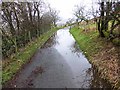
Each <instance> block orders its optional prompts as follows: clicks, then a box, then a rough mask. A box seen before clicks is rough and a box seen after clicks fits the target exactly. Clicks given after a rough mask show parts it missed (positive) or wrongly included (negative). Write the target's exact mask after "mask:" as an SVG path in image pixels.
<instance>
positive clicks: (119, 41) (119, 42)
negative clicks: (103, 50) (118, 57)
mask: <svg viewBox="0 0 120 90" xmlns="http://www.w3.org/2000/svg"><path fill="white" fill-rule="evenodd" d="M112 42H113V43H114V44H115V45H118V46H120V39H119V38H115V39H113V40H112Z"/></svg>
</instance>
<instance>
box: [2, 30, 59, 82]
mask: <svg viewBox="0 0 120 90" xmlns="http://www.w3.org/2000/svg"><path fill="white" fill-rule="evenodd" d="M57 30H58V29H53V30H50V31H48V32H46V33H44V34H43V35H41V36H40V37H39V38H38V39H36V41H34V42H31V43H30V44H29V45H28V46H27V47H25V50H24V51H22V52H19V53H18V54H17V55H16V56H15V57H14V58H12V60H11V61H10V63H9V64H8V65H7V66H6V67H5V68H3V70H2V84H5V82H7V81H8V80H10V79H12V77H13V76H14V75H15V74H16V73H17V72H18V70H20V69H21V68H22V66H23V65H24V64H25V63H27V62H28V61H29V60H30V58H31V57H32V56H33V55H34V53H35V52H36V50H37V49H38V48H39V47H41V46H42V45H43V44H44V43H45V42H46V41H47V40H48V39H49V38H50V37H51V36H52V35H53V33H54V32H56V31H57Z"/></svg>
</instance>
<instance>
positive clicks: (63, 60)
mask: <svg viewBox="0 0 120 90" xmlns="http://www.w3.org/2000/svg"><path fill="white" fill-rule="evenodd" d="M98 76H99V75H97V74H96V72H95V70H94V69H93V68H92V65H91V64H90V63H89V62H88V60H87V59H86V58H85V56H84V55H83V53H82V51H81V50H80V49H79V48H78V45H77V44H76V42H75V40H74V38H73V37H72V35H71V34H70V33H69V29H68V28H65V29H60V30H58V31H57V32H56V33H55V34H54V35H53V36H52V37H51V38H50V39H49V40H48V41H47V42H46V43H45V45H44V46H43V47H42V48H41V49H39V50H38V51H37V52H36V54H35V55H34V57H33V58H32V61H31V62H30V63H29V64H28V65H27V66H25V68H24V69H23V70H22V71H21V72H20V73H19V75H18V76H17V77H16V78H15V80H14V81H12V82H11V83H10V84H9V87H19V88H23V87H24V88H96V87H97V88H100V87H101V88H108V87H109V85H108V84H106V83H105V82H104V81H102V80H101V79H100V78H99V77H98Z"/></svg>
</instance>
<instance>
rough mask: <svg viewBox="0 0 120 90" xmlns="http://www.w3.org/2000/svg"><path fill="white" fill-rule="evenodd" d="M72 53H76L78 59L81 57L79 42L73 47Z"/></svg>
mask: <svg viewBox="0 0 120 90" xmlns="http://www.w3.org/2000/svg"><path fill="white" fill-rule="evenodd" d="M71 51H72V52H73V53H75V54H76V55H77V56H78V57H80V53H81V52H80V49H79V46H78V44H77V42H75V43H74V44H73V45H72V46H71Z"/></svg>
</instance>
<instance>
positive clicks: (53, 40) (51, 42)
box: [42, 33, 58, 48]
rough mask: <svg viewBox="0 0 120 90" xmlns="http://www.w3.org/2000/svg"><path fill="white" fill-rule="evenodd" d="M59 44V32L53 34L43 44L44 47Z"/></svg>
mask: <svg viewBox="0 0 120 90" xmlns="http://www.w3.org/2000/svg"><path fill="white" fill-rule="evenodd" d="M56 44H58V41H57V33H55V34H53V35H52V36H51V37H50V38H49V39H48V41H47V42H46V43H45V44H44V45H43V46H42V48H47V47H52V46H54V45H56Z"/></svg>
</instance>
